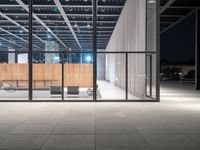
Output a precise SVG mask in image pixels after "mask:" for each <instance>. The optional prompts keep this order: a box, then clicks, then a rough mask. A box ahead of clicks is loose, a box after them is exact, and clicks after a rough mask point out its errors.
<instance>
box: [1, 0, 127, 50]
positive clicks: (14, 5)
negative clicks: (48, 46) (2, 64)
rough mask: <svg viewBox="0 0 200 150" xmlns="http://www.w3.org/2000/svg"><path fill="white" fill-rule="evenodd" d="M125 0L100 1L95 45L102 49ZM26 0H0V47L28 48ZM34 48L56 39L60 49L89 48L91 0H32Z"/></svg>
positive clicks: (90, 38) (39, 47) (90, 44)
mask: <svg viewBox="0 0 200 150" xmlns="http://www.w3.org/2000/svg"><path fill="white" fill-rule="evenodd" d="M125 1H126V0H99V1H98V20H97V46H98V49H105V47H106V45H107V43H108V40H109V39H110V36H111V34H112V32H113V29H114V27H115V25H116V22H117V20H118V18H119V15H120V13H121V11H122V8H123V6H124V4H125ZM28 16H29V15H28V0H1V1H0V42H1V49H7V47H8V46H11V47H17V49H18V50H25V49H28V48H27V47H28V27H29V21H28V19H29V17H28ZM33 18H34V20H33V48H34V50H42V49H43V50H44V45H45V44H44V42H45V41H46V40H47V41H49V40H52V41H56V42H57V43H58V44H59V49H60V50H68V49H73V50H79V49H82V50H91V49H92V42H93V41H92V35H93V34H92V33H93V32H92V30H93V28H92V0H60V1H58V0H33Z"/></svg>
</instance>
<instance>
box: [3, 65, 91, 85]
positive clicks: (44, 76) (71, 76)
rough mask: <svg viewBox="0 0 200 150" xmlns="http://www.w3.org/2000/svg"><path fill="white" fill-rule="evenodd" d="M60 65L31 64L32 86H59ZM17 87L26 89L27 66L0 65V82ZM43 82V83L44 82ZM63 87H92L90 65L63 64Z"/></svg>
mask: <svg viewBox="0 0 200 150" xmlns="http://www.w3.org/2000/svg"><path fill="white" fill-rule="evenodd" d="M61 75H62V70H61V64H33V81H34V82H33V84H34V85H33V86H35V87H36V88H43V87H50V86H51V85H60V86H61V84H62V82H61ZM17 80H18V82H19V87H28V64H0V81H9V84H12V85H13V86H16V81H17ZM44 81H45V82H44ZM64 86H65V87H66V86H80V87H92V86H93V65H92V64H65V65H64Z"/></svg>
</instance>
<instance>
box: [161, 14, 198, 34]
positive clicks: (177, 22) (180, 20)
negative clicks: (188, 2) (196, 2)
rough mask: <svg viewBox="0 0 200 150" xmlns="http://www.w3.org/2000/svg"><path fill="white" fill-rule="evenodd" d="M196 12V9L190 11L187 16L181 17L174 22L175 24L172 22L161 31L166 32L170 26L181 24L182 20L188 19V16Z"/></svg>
mask: <svg viewBox="0 0 200 150" xmlns="http://www.w3.org/2000/svg"><path fill="white" fill-rule="evenodd" d="M194 13H195V10H193V11H191V12H189V13H188V14H187V15H186V16H184V17H182V18H180V19H179V20H178V21H176V22H174V23H173V24H171V25H170V26H168V27H167V28H165V29H164V30H162V31H161V32H160V33H161V34H162V33H164V32H166V31H167V30H169V29H170V28H172V27H174V26H175V25H177V24H179V23H180V22H182V21H183V20H185V19H187V18H188V17H190V16H191V15H192V14H194Z"/></svg>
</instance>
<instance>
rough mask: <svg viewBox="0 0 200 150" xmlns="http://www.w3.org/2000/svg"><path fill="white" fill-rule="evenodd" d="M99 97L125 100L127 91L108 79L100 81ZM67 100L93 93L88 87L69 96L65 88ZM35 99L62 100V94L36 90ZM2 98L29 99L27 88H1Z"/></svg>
mask: <svg viewBox="0 0 200 150" xmlns="http://www.w3.org/2000/svg"><path fill="white" fill-rule="evenodd" d="M97 84H98V90H97V99H98V100H124V99H125V91H124V90H123V89H121V88H119V87H117V86H115V85H114V84H111V83H109V82H107V81H98V82H97ZM64 92H65V93H64V97H65V98H64V99H65V100H74V101H77V100H83V101H84V100H92V99H93V98H92V95H89V94H88V88H80V94H79V95H73V96H68V95H67V88H65V89H64ZM128 98H129V99H135V100H139V98H137V97H135V96H133V95H132V94H128ZM33 99H34V100H61V95H57V96H56V95H51V94H50V91H49V90H34V91H33ZM0 100H28V91H27V90H10V91H5V90H0Z"/></svg>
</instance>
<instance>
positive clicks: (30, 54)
mask: <svg viewBox="0 0 200 150" xmlns="http://www.w3.org/2000/svg"><path fill="white" fill-rule="evenodd" d="M17 1H21V0H17ZM156 2H157V15H156V21H157V50H156V51H143V52H141V51H135V52H130V51H129V52H128V51H117V52H116V51H112V52H108V51H98V42H97V31H98V30H97V22H98V21H97V16H99V14H97V8H98V6H97V0H92V4H93V6H92V8H93V11H92V12H93V15H92V16H93V19H92V20H93V31H92V33H93V44H92V47H93V51H81V50H80V51H62V50H61V51H60V52H48V51H45V53H60V54H62V56H63V54H66V53H92V54H93V67H94V68H93V89H94V94H93V100H76V101H73V100H64V82H63V81H64V71H63V70H64V65H63V64H64V61H63V57H62V65H61V66H62V98H61V100H48V99H47V100H33V89H32V85H33V83H32V82H33V81H32V79H33V77H32V64H33V61H32V57H33V54H34V53H38V52H40V53H41V52H42V51H37V50H34V47H35V46H34V44H33V37H35V35H34V34H33V21H34V18H35V17H34V13H33V0H29V30H28V33H29V36H28V46H29V51H28V52H27V51H26V52H25V51H15V52H14V53H27V54H28V58H29V89H28V92H29V97H28V100H21V101H19V100H18V101H16V100H14V101H13V100H1V101H0V102H159V101H160V79H159V71H160V63H159V61H160V45H159V44H160V43H159V41H160V18H159V14H160V7H159V6H160V0H157V1H156ZM103 7H104V6H103ZM109 7H112V6H109ZM113 7H117V8H118V7H119V8H121V6H113ZM102 15H103V14H102ZM100 16H101V15H100ZM146 26H147V25H146ZM0 53H13V52H8V51H1V52H0ZM99 53H105V54H111V53H112V54H117V53H118V54H119V53H120V54H125V56H126V67H125V68H126V75H125V76H126V88H125V91H126V95H125V99H122V100H115V99H113V100H111V99H108V100H106V99H104V100H97V95H96V83H97V54H99ZM128 54H145V55H147V54H155V55H156V58H157V60H156V62H157V65H156V98H155V99H153V98H152V99H151V100H143V99H140V100H134V99H128Z"/></svg>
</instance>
